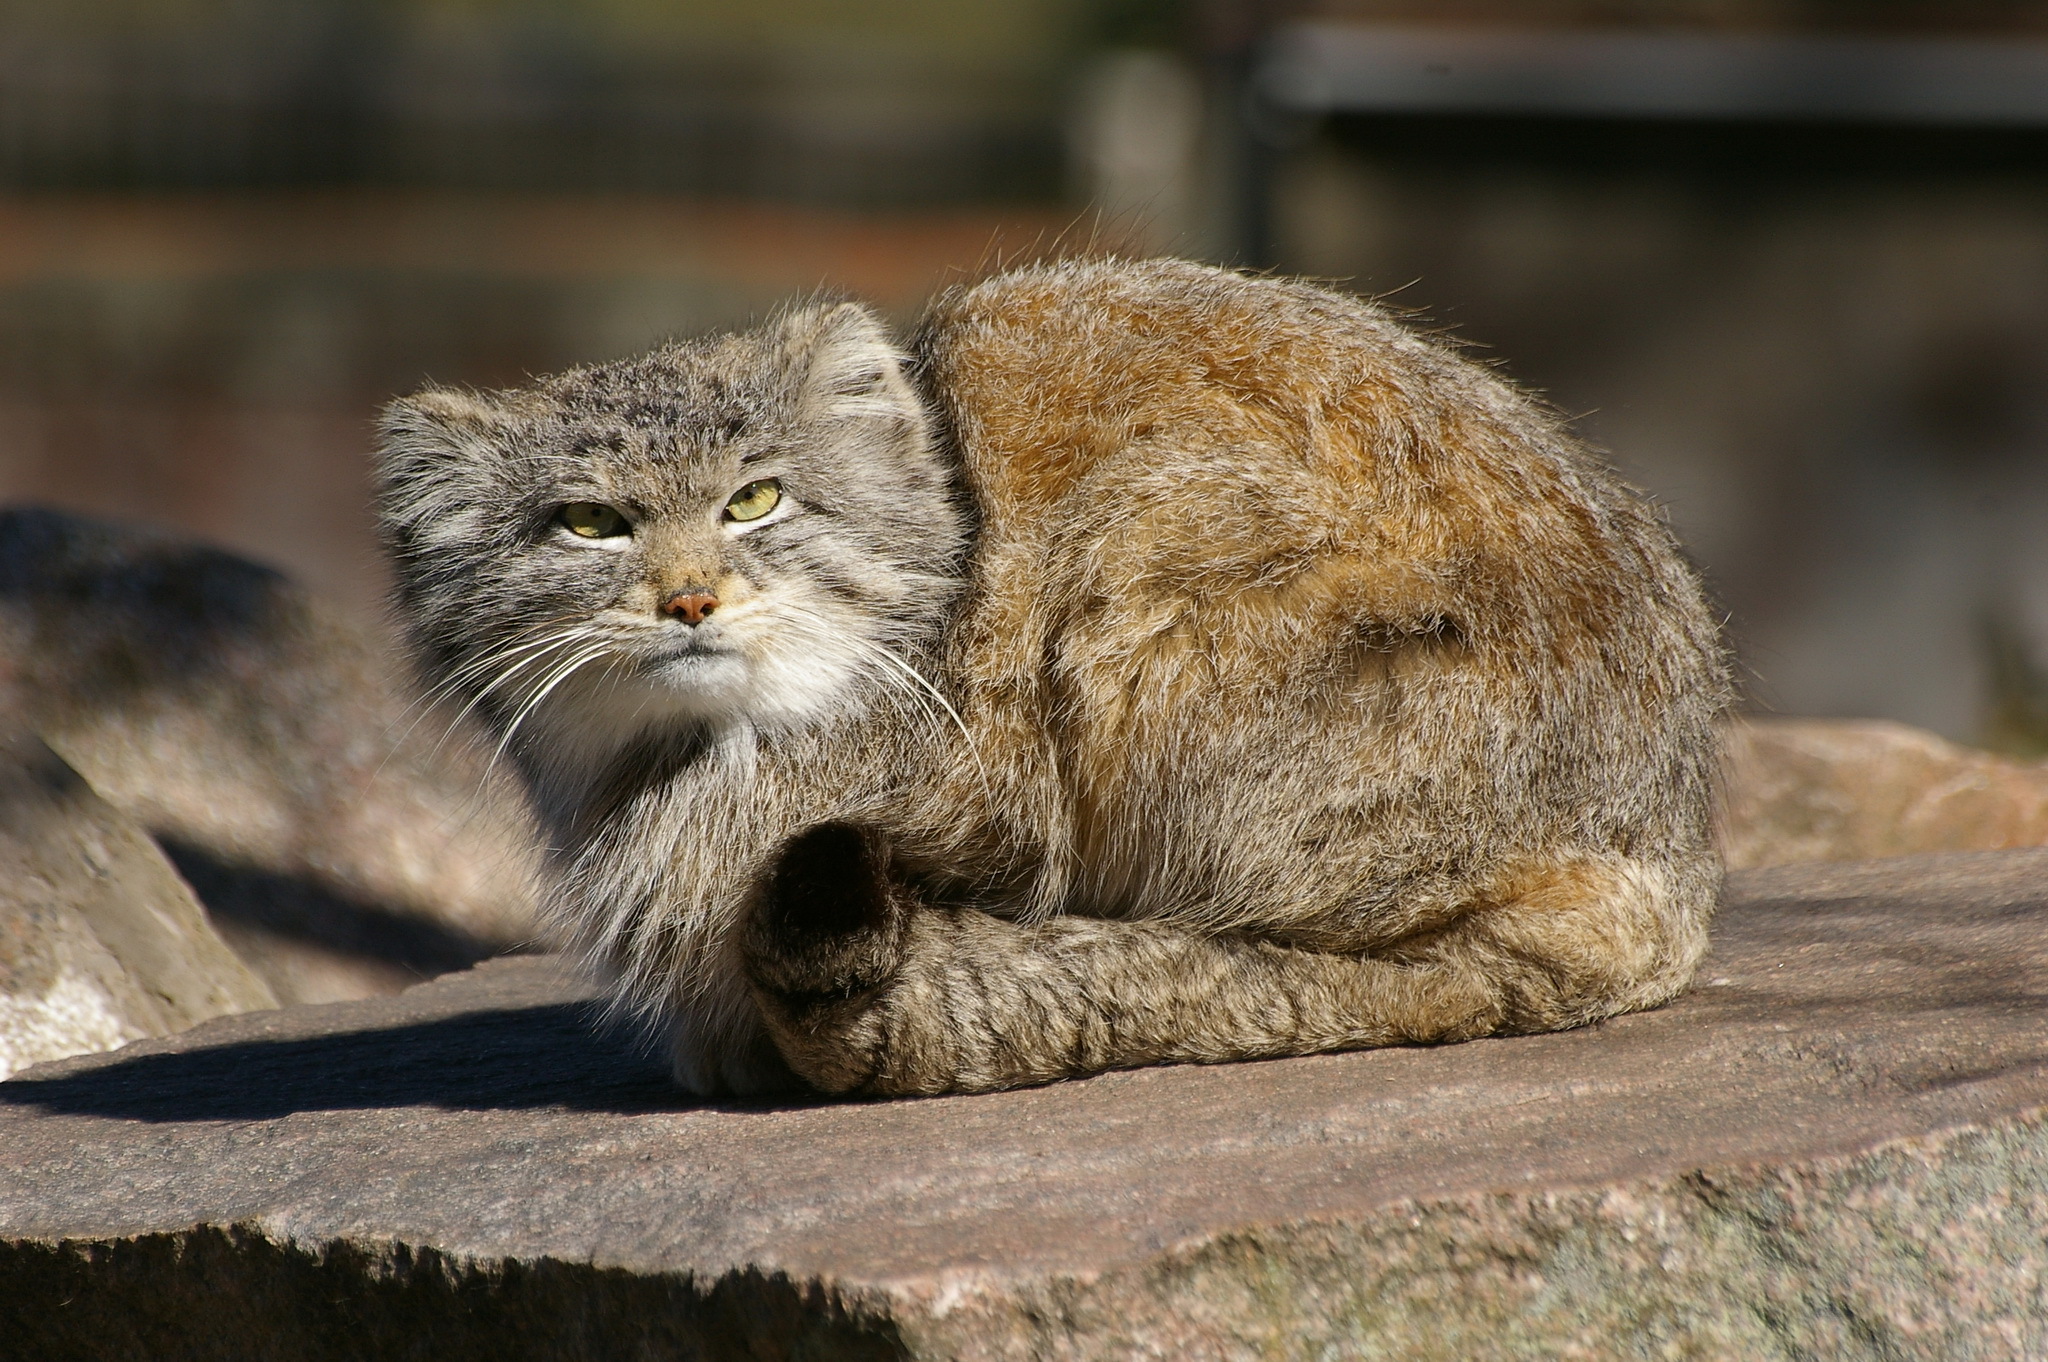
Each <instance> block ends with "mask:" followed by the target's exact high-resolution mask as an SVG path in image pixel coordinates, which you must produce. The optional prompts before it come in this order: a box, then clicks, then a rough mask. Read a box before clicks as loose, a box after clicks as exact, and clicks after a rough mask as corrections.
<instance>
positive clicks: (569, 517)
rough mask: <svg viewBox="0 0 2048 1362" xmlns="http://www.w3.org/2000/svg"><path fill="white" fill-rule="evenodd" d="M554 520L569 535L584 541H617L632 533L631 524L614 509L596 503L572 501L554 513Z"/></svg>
mask: <svg viewBox="0 0 2048 1362" xmlns="http://www.w3.org/2000/svg"><path fill="white" fill-rule="evenodd" d="M555 519H556V520H558V521H560V522H561V525H562V528H563V529H565V530H567V531H568V532H569V533H570V534H574V535H580V536H582V537H583V538H585V539H617V538H618V537H619V536H620V535H625V534H631V533H632V532H633V526H632V523H631V522H630V521H628V520H627V519H626V517H625V516H623V515H621V514H619V511H618V509H617V508H616V507H613V506H606V505H605V504H604V503H602V502H597V501H572V502H570V503H569V504H568V505H567V506H564V507H563V508H562V509H561V510H559V511H557V512H555Z"/></svg>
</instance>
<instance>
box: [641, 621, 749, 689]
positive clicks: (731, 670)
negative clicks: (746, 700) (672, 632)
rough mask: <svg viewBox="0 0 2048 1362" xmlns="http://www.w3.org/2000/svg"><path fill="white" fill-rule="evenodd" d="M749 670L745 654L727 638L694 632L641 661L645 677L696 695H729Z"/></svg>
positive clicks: (738, 686) (742, 682)
mask: <svg viewBox="0 0 2048 1362" xmlns="http://www.w3.org/2000/svg"><path fill="white" fill-rule="evenodd" d="M749 670H750V669H749V667H748V665H747V659H746V656H745V655H744V654H743V653H741V652H740V650H739V649H738V648H736V647H734V646H733V645H732V644H731V642H730V641H724V640H720V639H717V638H711V637H705V636H704V635H702V634H697V633H694V632H693V635H692V636H691V637H689V638H685V639H678V640H676V641H674V642H672V643H669V644H667V645H666V646H664V647H663V648H662V649H661V650H660V651H659V652H657V653H655V654H654V655H653V656H652V657H649V658H648V659H647V660H646V661H645V662H643V663H642V664H641V672H642V674H643V675H645V676H646V677H647V678H648V679H649V680H652V681H657V682H660V683H661V684H662V685H665V686H668V687H670V688H672V689H674V690H680V691H687V692H690V693H693V694H698V695H706V694H709V695H721V696H722V695H730V694H732V693H733V692H736V691H738V690H739V689H741V688H742V687H744V686H745V685H746V683H747V677H748V672H749Z"/></svg>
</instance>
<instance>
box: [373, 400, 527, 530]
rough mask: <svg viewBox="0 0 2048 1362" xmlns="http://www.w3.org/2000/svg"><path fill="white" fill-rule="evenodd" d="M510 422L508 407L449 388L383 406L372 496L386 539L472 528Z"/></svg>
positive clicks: (500, 461) (499, 464)
mask: <svg viewBox="0 0 2048 1362" xmlns="http://www.w3.org/2000/svg"><path fill="white" fill-rule="evenodd" d="M510 424H511V422H510V413H508V412H507V411H505V409H504V408H502V407H500V406H498V405H497V404H496V403H495V402H493V401H492V400H491V399H490V398H488V397H485V396H482V395H481V394H476V393H466V392H459V391H455V390H452V389H445V388H429V389H427V390H426V391H424V392H419V393H414V394H413V395H412V396H411V397H401V398H399V399H398V400H397V401H395V402H392V403H390V404H389V405H387V406H386V407H385V408H384V410H383V412H382V413H381V415H380V417H379V419H378V422H377V500H378V510H379V520H380V522H381V523H382V525H383V529H384V534H385V536H386V537H387V539H388V540H389V541H390V542H391V543H392V544H393V545H394V546H401V547H400V551H403V550H402V546H403V545H404V544H406V543H409V542H411V541H412V540H414V539H416V538H419V537H421V536H425V537H427V538H433V537H434V536H435V535H437V534H441V533H443V532H448V533H454V534H457V535H458V536H460V535H473V534H474V532H476V530H477V528H478V527H477V525H476V524H475V523H472V522H473V521H474V519H475V509H474V508H475V504H476V503H477V502H478V501H479V500H480V499H484V493H482V492H481V491H480V488H483V487H487V486H489V485H490V484H491V483H493V482H494V481H495V478H494V474H495V473H496V472H498V471H500V470H502V469H503V468H504V466H505V451H506V448H507V445H508V443H509V440H508V437H509V435H510ZM460 508H468V509H467V510H463V509H460Z"/></svg>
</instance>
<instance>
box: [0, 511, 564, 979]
mask: <svg viewBox="0 0 2048 1362" xmlns="http://www.w3.org/2000/svg"><path fill="white" fill-rule="evenodd" d="M0 668H4V673H0V680H4V681H5V682H6V683H7V685H8V688H9V689H10V690H11V691H12V692H13V694H14V703H15V704H16V706H17V707H18V708H19V709H20V711H21V712H22V713H23V714H24V715H25V716H26V719H27V721H28V722H29V724H30V725H31V726H32V727H33V728H34V729H35V730H36V731H37V732H39V733H41V734H42V735H43V737H44V738H45V739H46V740H47V741H48V742H49V744H50V745H51V746H52V747H54V748H55V749H56V750H57V751H58V752H60V753H62V754H63V756H64V757H65V758H66V759H67V760H68V761H69V762H70V763H71V764H72V765H73V766H74V767H76V768H77V769H78V771H79V772H80V773H82V774H83V775H84V776H85V777H86V779H87V780H89V781H91V782H92V784H93V786H94V788H95V789H97V790H98V791H99V792H100V793H101V794H102V795H104V796H105V797H106V799H107V800H108V801H109V802H110V803H112V804H114V805H116V806H117V807H119V808H120V809H122V810H123V811H124V812H126V813H128V814H129V815H130V816H131V817H133V818H134V819H135V820H136V821H137V822H139V823H141V824H142V825H143V826H144V827H145V828H147V829H148V830H149V831H150V833H151V834H152V835H154V836H155V837H156V839H157V840H158V841H159V842H160V843H161V844H162V845H163V847H164V849H165V851H166V852H168V853H169V855H170V857H171V859H172V860H173V862H175V863H176V865H177V866H178V869H179V870H180V871H181V872H182V873H183V874H184V876H185V878H186V879H187V880H188V881H190V883H191V884H192V886H193V888H194V889H195V890H196V891H197V892H198V894H199V897H200V899H201V900H202V901H203V902H204V903H205V904H206V907H207V910H208V912H209V913H210V914H211V915H212V917H213V920H214V922H215V925H216V926H217V927H218V928H219V929H220V931H221V933H222V934H223V935H224V936H225V937H226V938H227V939H228V941H229V942H230V944H232V945H233V946H234V947H235V949H236V950H237V951H238V952H240V953H241V954H242V955H243V956H244V958H246V959H247V960H248V961H249V962H250V963H251V964H252V965H253V966H254V967H255V968H256V969H257V971H258V972H259V973H261V974H263V975H264V976H265V978H266V979H267V980H268V981H269V982H270V984H271V985H272V987H273V988H274V989H275V990H276V992H277V994H278V996H279V997H281V998H283V999H284V1000H286V1001H288V1002H294V1001H297V1002H306V1001H312V1002H318V1001H329V1000H333V999H337V998H356V997H364V996H368V995H372V994H384V993H395V992H397V991H399V990H400V989H402V988H404V987H406V986H407V985H409V984H412V983H416V982H418V981H419V980H420V979H422V978H426V977H430V976H432V975H435V974H439V973H442V972H444V971H446V970H451V969H460V968H463V967H465V966H467V965H470V964H472V963H474V962H475V961H477V960H479V959H481V958H483V957H485V956H488V955H492V954H495V953H497V952H499V951H502V950H505V949H507V948H508V947H511V946H513V945H516V944H518V943H521V942H523V941H524V940H525V939H526V938H527V937H528V936H529V934H530V933H531V932H532V930H533V926H532V920H531V917H532V906H533V905H532V892H531V888H530V878H529V877H530V874H531V867H532V855H533V853H532V839H531V835H530V833H529V831H528V828H527V825H526V822H525V815H524V812H523V809H522V808H521V806H520V805H519V803H518V801H517V800H516V798H515V797H514V796H513V795H512V793H511V791H510V789H509V788H508V786H507V785H506V783H505V782H503V781H502V780H499V779H495V778H493V776H492V774H491V773H488V772H487V771H486V770H485V764H486V763H485V760H484V756H483V754H482V753H481V752H480V751H479V750H478V748H477V747H476V746H474V745H473V744H472V743H471V742H470V741H469V739H470V734H469V733H468V732H467V731H466V730H465V729H464V728H463V726H462V725H461V724H459V723H456V722H454V720H453V716H450V715H447V714H442V713H437V712H422V711H421V710H419V709H418V708H416V707H415V706H414V705H413V703H412V701H413V696H412V693H411V691H410V689H409V687H408V686H407V685H406V684H405V683H404V681H403V679H402V678H401V677H399V676H398V675H396V674H395V673H394V670H393V668H392V666H391V664H390V663H388V662H387V660H386V650H384V649H381V648H379V647H378V646H377V645H376V642H375V641H374V640H372V639H371V638H369V637H367V636H366V635H365V634H364V633H363V632H362V631H360V630H358V629H356V628H355V627H353V626H352V625H351V624H350V623H349V622H348V621H347V620H345V619H343V618H342V617H341V616H340V615H339V614H338V613H337V612H335V611H332V610H330V609H329V608H327V607H326V606H325V605H324V604H322V603H321V602H319V601H317V600H315V599H313V598H312V597H310V596H308V595H307V594H306V593H304V592H302V591H300V590H299V589H297V588H296V587H294V586H293V585H292V584H291V583H290V582H288V581H287V580H286V579H285V578H283V577H282V576H280V575H279V574H277V573H275V572H273V571H271V570H270V569H268V568H264V567H260V566H258V565H256V564H254V563H250V562H248V561H246V560H244V559H240V558H236V557H234V556H233V555H230V554H226V553H222V552H220V551H218V550H215V549H211V548H207V547H205V546H202V545H197V544H193V543H189V542H187V541H184V540H180V539H175V538H172V537H169V536H166V535H162V534H158V533H155V532H152V531H147V530H142V529H136V528H132V527H122V526H111V525H104V524H98V523H95V522H92V521H87V520H81V519H78V518H75V517H71V516H66V515H60V514H58V513H56V512H51V511H40V510H28V509H12V510H4V511H0Z"/></svg>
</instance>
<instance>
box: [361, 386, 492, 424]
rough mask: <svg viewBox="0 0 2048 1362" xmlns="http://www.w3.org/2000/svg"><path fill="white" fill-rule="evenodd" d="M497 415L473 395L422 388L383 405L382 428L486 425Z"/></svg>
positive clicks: (454, 390) (454, 389) (458, 391)
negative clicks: (414, 423) (419, 424)
mask: <svg viewBox="0 0 2048 1362" xmlns="http://www.w3.org/2000/svg"><path fill="white" fill-rule="evenodd" d="M496 415H497V411H496V409H495V408H493V407H492V406H491V405H490V404H489V403H488V402H485V401H484V400H483V399H482V398H480V397H478V396H477V395H476V394H474V393H467V392H463V391H462V390H460V389H458V388H422V389H420V390H419V391H418V392H416V393H410V394H408V395H406V396H404V397H394V398H392V399H391V401H389V402H387V403H385V404H384V424H385V425H386V426H387V427H389V426H395V425H405V424H409V423H410V422H412V421H421V420H424V421H427V422H431V423H433V424H436V425H457V426H483V425H489V424H490V423H491V422H492V420H493V419H494V418H495V417H496Z"/></svg>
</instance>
